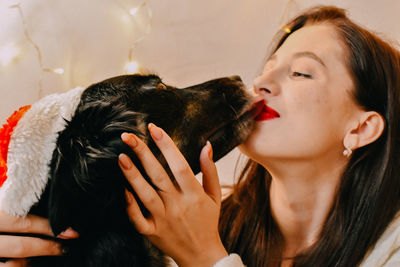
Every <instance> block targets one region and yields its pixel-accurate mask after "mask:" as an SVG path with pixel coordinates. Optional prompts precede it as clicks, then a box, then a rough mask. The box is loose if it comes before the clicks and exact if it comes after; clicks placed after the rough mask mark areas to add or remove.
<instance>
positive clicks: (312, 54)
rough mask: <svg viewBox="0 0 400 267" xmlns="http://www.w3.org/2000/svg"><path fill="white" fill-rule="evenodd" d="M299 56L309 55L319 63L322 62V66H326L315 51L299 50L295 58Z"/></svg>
mask: <svg viewBox="0 0 400 267" xmlns="http://www.w3.org/2000/svg"><path fill="white" fill-rule="evenodd" d="M299 57H308V58H311V59H314V60H315V61H317V62H318V63H320V64H321V65H322V66H324V67H325V68H326V65H325V63H324V62H323V61H322V59H321V58H320V57H318V56H317V55H316V54H315V53H313V52H310V51H302V52H297V53H296V54H294V56H293V58H299Z"/></svg>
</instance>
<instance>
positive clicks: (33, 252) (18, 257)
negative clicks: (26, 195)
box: [0, 211, 78, 267]
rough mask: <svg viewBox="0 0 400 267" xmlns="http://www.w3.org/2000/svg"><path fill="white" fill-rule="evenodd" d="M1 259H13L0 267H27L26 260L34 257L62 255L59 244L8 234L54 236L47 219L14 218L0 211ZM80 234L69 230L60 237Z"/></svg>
mask: <svg viewBox="0 0 400 267" xmlns="http://www.w3.org/2000/svg"><path fill="white" fill-rule="evenodd" d="M0 232H1V233H2V234H1V235H0V258H1V257H4V258H13V259H15V260H9V261H7V262H6V263H0V266H8V267H11V266H26V261H25V260H24V258H27V257H34V256H52V255H61V254H62V250H61V246H60V244H59V243H57V242H54V241H50V240H45V239H41V238H36V237H25V236H12V235H7V234H6V233H7V232H8V233H32V234H41V235H47V236H54V235H53V232H52V231H51V228H50V225H49V222H48V220H47V219H45V218H41V217H38V216H35V215H27V216H26V217H25V218H22V217H14V216H11V215H8V214H7V213H5V212H2V211H0ZM77 236H78V234H77V233H76V232H75V231H73V230H72V229H70V228H69V229H67V230H66V231H64V232H63V233H61V234H60V235H59V236H58V237H59V238H64V239H69V238H76V237H77Z"/></svg>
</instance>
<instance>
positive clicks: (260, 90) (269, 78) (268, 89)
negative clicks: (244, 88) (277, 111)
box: [253, 72, 279, 96]
mask: <svg viewBox="0 0 400 267" xmlns="http://www.w3.org/2000/svg"><path fill="white" fill-rule="evenodd" d="M253 90H254V92H255V93H256V94H268V95H271V96H275V95H277V94H279V85H278V83H277V82H276V81H275V79H274V77H273V74H272V73H271V72H267V73H263V74H261V75H260V76H258V77H257V78H256V79H255V80H254V82H253Z"/></svg>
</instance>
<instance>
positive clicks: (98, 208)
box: [48, 75, 254, 235]
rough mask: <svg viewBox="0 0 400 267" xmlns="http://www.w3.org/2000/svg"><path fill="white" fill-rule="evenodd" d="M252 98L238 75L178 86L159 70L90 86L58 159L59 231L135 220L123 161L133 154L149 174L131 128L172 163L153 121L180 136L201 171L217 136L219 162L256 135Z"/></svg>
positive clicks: (54, 207)
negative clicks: (128, 141)
mask: <svg viewBox="0 0 400 267" xmlns="http://www.w3.org/2000/svg"><path fill="white" fill-rule="evenodd" d="M251 104H252V98H251V97H250V96H249V95H248V93H247V92H246V91H245V89H244V85H243V83H242V82H241V80H240V78H239V77H237V76H234V77H228V78H221V79H216V80H211V81H208V82H205V83H202V84H199V85H195V86H191V87H187V88H184V89H178V88H175V87H172V86H169V85H166V84H164V83H163V82H162V81H161V79H160V78H159V77H158V76H155V75H126V76H119V77H115V78H111V79H108V80H105V81H103V82H100V83H97V84H94V85H92V86H90V87H89V88H87V89H86V90H85V91H84V92H83V94H82V96H81V101H80V103H79V105H78V107H77V109H76V112H75V114H74V115H73V117H72V119H71V120H70V121H69V122H68V123H67V126H66V128H65V129H64V130H63V131H62V132H61V133H60V134H59V137H58V140H57V147H56V149H55V151H54V154H53V158H52V163H51V181H50V183H49V186H50V190H49V192H50V195H49V201H48V203H49V204H48V205H49V214H48V215H49V219H50V223H51V226H52V228H53V231H54V233H55V234H58V233H60V232H61V231H63V230H65V229H66V228H67V227H72V228H74V229H75V230H77V231H78V232H79V233H80V234H81V235H84V234H85V233H88V232H96V231H104V230H105V229H107V228H109V227H120V226H119V224H121V221H127V218H126V214H125V207H126V204H125V199H124V189H125V188H129V186H128V184H127V183H126V181H125V179H124V176H123V175H122V172H121V171H120V169H119V166H118V160H117V159H118V155H119V154H120V153H126V154H128V155H129V156H130V157H131V158H132V160H133V161H134V163H135V165H136V166H137V167H138V168H139V169H140V170H141V171H142V173H143V174H144V175H145V172H144V171H143V169H142V167H141V165H140V162H139V161H138V159H137V157H136V155H134V154H133V153H132V152H131V150H130V149H129V147H128V146H127V145H125V144H124V143H123V142H122V141H121V134H122V133H123V132H130V133H134V134H136V135H137V136H138V137H139V138H141V139H143V140H144V141H145V142H146V143H147V144H148V146H149V147H150V148H151V150H152V151H153V153H154V154H155V155H156V157H157V158H159V160H160V162H161V163H162V164H163V165H164V166H165V167H166V168H167V166H166V164H165V160H164V159H163V158H162V155H161V153H160V151H159V150H158V149H157V148H156V146H155V145H154V143H153V142H152V140H151V138H150V137H149V133H148V130H147V125H148V123H150V122H152V123H154V124H156V125H157V126H159V127H161V128H163V129H164V130H165V131H166V132H167V133H168V134H169V135H170V136H171V137H172V139H173V140H174V141H175V143H176V144H177V146H178V147H179V149H180V150H181V151H182V153H183V154H184V156H185V157H186V159H187V160H188V162H189V164H190V166H191V167H192V169H193V171H194V172H195V173H197V172H199V155H200V151H201V148H202V147H203V146H204V145H205V143H206V141H207V140H209V141H210V142H211V144H212V145H213V150H214V160H218V159H219V158H221V157H222V156H224V155H225V154H227V153H228V152H229V151H231V150H232V149H233V148H234V147H235V146H237V145H239V144H240V143H241V142H243V141H244V139H245V138H246V137H247V136H248V134H249V133H250V131H251V129H252V124H253V119H252V118H253V113H254V111H253V109H251V108H250V106H251Z"/></svg>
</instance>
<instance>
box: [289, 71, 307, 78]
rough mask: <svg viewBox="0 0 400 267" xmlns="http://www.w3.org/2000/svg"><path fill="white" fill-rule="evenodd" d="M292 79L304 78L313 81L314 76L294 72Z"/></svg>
mask: <svg viewBox="0 0 400 267" xmlns="http://www.w3.org/2000/svg"><path fill="white" fill-rule="evenodd" d="M292 77H304V78H308V79H311V78H312V75H311V74H306V73H301V72H297V71H294V72H292Z"/></svg>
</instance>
